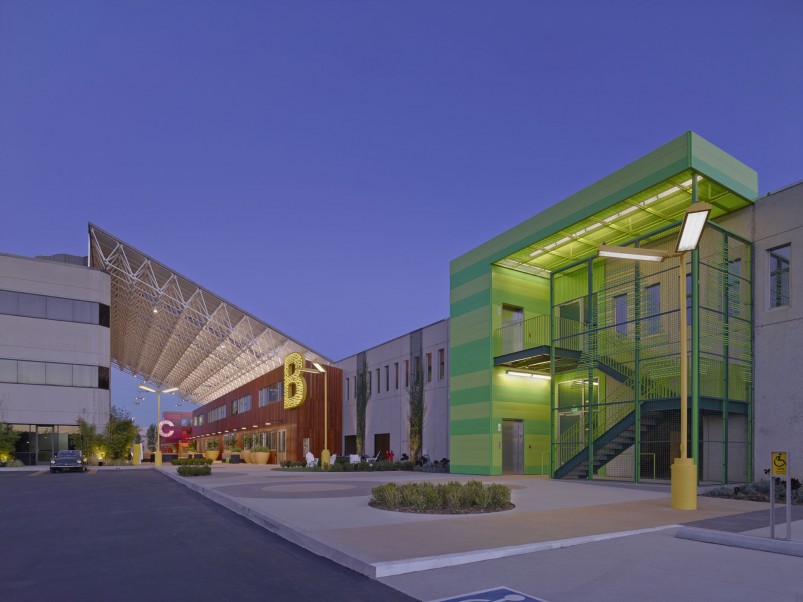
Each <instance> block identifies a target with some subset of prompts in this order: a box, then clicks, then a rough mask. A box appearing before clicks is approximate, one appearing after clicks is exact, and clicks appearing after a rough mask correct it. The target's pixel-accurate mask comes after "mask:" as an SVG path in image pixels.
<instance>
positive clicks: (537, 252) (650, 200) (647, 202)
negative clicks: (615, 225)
mask: <svg viewBox="0 0 803 602" xmlns="http://www.w3.org/2000/svg"><path fill="white" fill-rule="evenodd" d="M702 179H703V177H702V176H700V175H698V176H697V182H700V181H701V180H702ZM693 182H694V178H691V179H689V180H686V181H685V182H683V183H681V184H678V185H677V186H672V187H671V188H668V189H667V190H664V191H663V192H659V193H658V194H656V195H654V196H651V197H650V198H648V199H644V200H643V201H641V202H639V203H637V204H635V205H630V206H629V207H625V208H624V209H622V210H621V211H619V212H618V213H615V214H613V215H610V216H608V217H606V218H605V219H603V220H602V221H599V222H594V223H593V224H591V225H589V226H586V227H585V228H583V229H582V230H578V231H577V232H573V233H571V234H569V235H568V236H565V237H564V238H562V239H560V240H559V241H557V242H553V243H551V244H549V245H546V246H545V247H543V248H542V249H536V250H535V251H533V252H532V253H530V257H533V258H534V257H537V256H538V255H541V254H543V253H546V252H547V251H551V250H552V249H554V248H555V247H557V246H560V245H562V244H564V243H566V242H569V241H572V240H577V239H580V238H582V237H583V236H584V235H586V234H588V233H589V232H591V231H592V230H596V229H597V228H600V227H602V226H607V225H608V224H610V223H612V222H615V221H616V220H618V219H620V218H622V217H625V216H626V215H629V214H630V213H633V211H635V210H636V209H643V208H645V207H647V206H648V205H652V204H653V203H655V202H656V201H660V200H662V199H664V198H666V197H668V196H671V195H673V194H675V193H676V192H680V191H681V190H687V189H688V188H689V186H691V185H692V184H693ZM702 204H704V203H696V204H695V205H693V206H699V205H702ZM709 210H710V208H709ZM692 248H694V247H692ZM687 250H689V249H687Z"/></svg>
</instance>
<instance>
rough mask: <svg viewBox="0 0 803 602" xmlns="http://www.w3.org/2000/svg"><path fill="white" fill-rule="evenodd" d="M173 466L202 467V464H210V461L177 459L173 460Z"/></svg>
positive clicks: (204, 459)
mask: <svg viewBox="0 0 803 602" xmlns="http://www.w3.org/2000/svg"><path fill="white" fill-rule="evenodd" d="M172 463H173V465H174V466H203V465H204V464H211V463H212V460H209V459H208V458H179V459H177V460H173V462H172Z"/></svg>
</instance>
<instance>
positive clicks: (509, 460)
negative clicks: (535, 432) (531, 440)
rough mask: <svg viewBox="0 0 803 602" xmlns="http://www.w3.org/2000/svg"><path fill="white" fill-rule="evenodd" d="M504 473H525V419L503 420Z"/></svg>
mask: <svg viewBox="0 0 803 602" xmlns="http://www.w3.org/2000/svg"><path fill="white" fill-rule="evenodd" d="M502 473H503V474H524V421H523V420H503V421H502Z"/></svg>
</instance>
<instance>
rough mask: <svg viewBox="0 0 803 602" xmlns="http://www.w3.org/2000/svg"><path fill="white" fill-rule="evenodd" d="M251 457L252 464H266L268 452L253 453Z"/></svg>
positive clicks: (268, 456)
mask: <svg viewBox="0 0 803 602" xmlns="http://www.w3.org/2000/svg"><path fill="white" fill-rule="evenodd" d="M251 456H252V457H253V458H254V464H267V463H268V458H270V452H253V453H252V454H251Z"/></svg>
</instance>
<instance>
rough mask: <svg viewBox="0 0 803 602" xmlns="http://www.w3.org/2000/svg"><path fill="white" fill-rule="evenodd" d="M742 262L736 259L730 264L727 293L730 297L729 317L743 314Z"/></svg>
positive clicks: (728, 299)
mask: <svg viewBox="0 0 803 602" xmlns="http://www.w3.org/2000/svg"><path fill="white" fill-rule="evenodd" d="M741 273H742V260H741V259H734V260H733V261H731V262H729V263H728V276H727V278H728V280H727V291H726V294H727V295H728V298H727V301H728V315H729V316H738V315H739V314H740V313H741V305H742V279H741V276H740V275H741Z"/></svg>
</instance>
